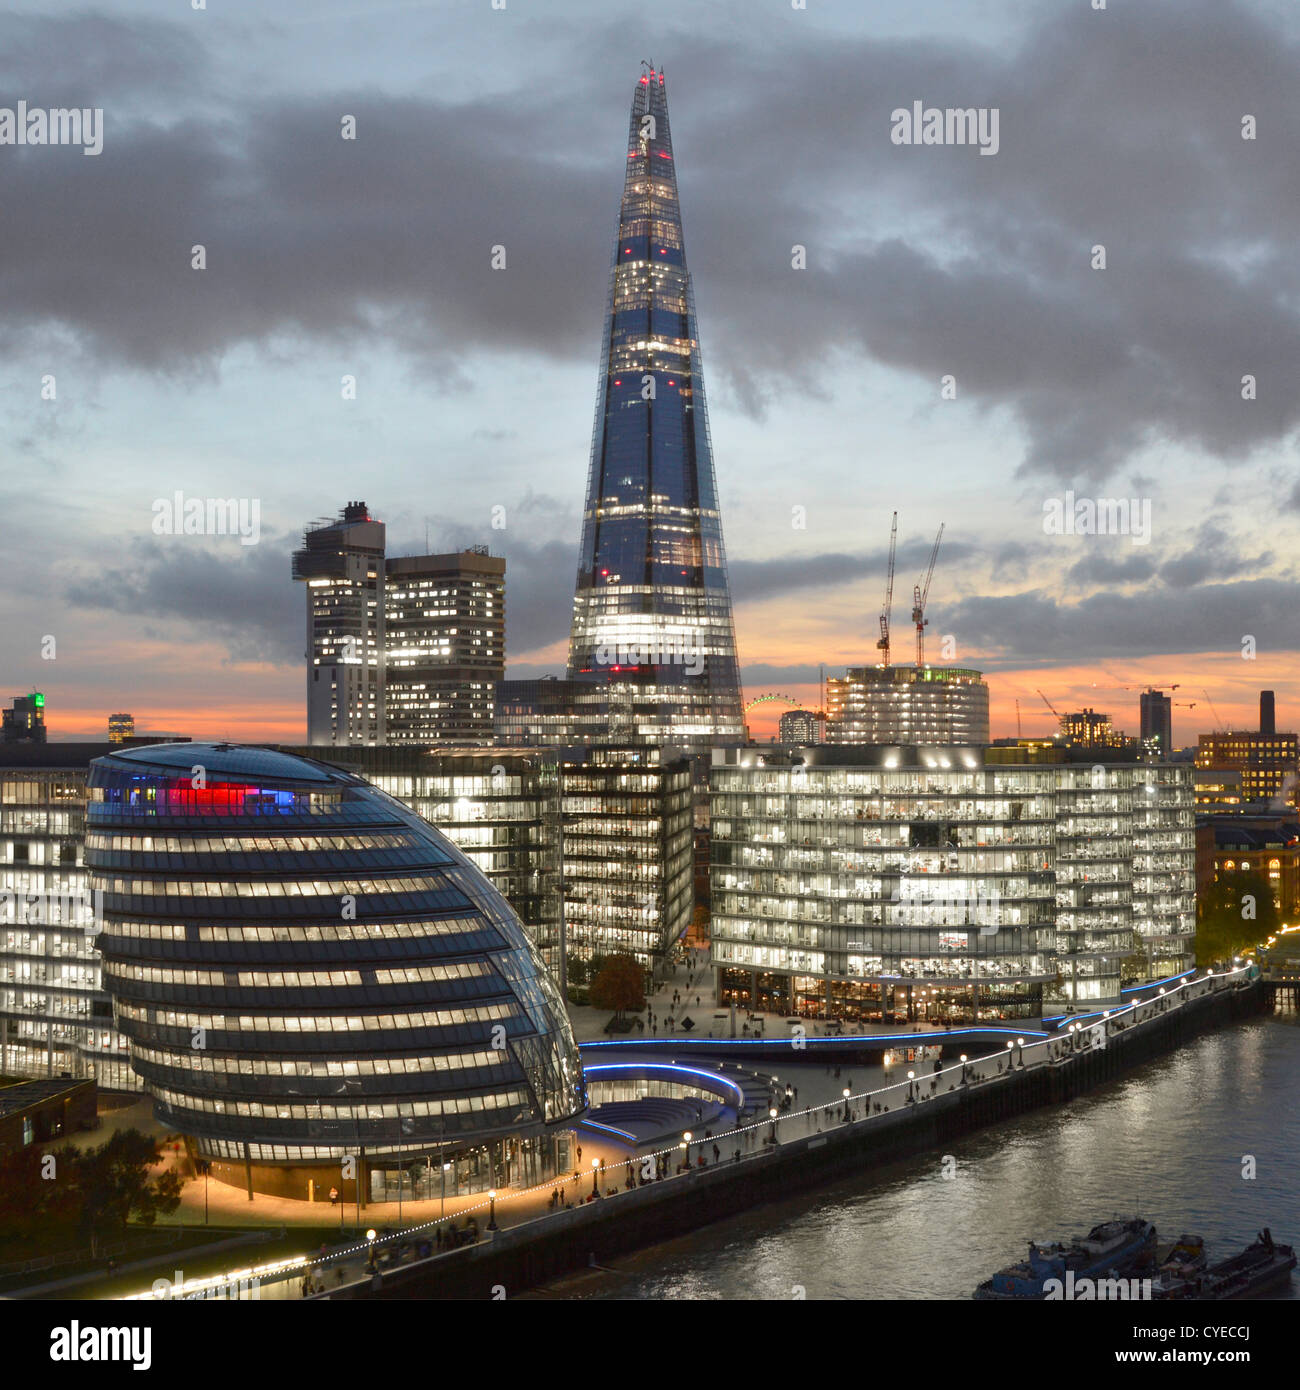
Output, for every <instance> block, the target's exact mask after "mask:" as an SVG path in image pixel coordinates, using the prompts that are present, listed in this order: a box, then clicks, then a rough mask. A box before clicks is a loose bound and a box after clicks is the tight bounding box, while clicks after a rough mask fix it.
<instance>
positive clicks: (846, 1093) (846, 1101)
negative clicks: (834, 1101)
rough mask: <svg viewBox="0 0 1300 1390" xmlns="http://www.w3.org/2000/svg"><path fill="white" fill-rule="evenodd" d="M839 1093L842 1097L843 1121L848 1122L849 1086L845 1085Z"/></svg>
mask: <svg viewBox="0 0 1300 1390" xmlns="http://www.w3.org/2000/svg"><path fill="white" fill-rule="evenodd" d="M840 1094H841V1095H842V1096H843V1097H844V1123H845V1124H848V1122H849V1088H848V1087H847V1086H846V1087H845V1088H844V1089H843V1091H841V1092H840Z"/></svg>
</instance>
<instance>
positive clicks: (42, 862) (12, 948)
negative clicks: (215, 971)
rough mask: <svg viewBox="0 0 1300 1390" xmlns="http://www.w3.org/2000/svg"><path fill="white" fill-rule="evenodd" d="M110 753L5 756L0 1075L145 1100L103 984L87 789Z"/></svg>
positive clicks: (43, 747)
mask: <svg viewBox="0 0 1300 1390" xmlns="http://www.w3.org/2000/svg"><path fill="white" fill-rule="evenodd" d="M112 748H113V745H112V744H109V743H15V744H6V745H4V746H2V747H0V1075H6V1076H24V1077H36V1078H41V1079H58V1078H61V1077H62V1078H69V1079H72V1080H77V1081H82V1080H93V1081H95V1082H96V1083H97V1084H98V1086H99V1088H100V1089H101V1090H110V1091H138V1090H140V1089H141V1088H140V1080H139V1078H138V1077H137V1076H136V1075H135V1073H134V1072H133V1071H132V1070H131V1064H130V1061H129V1059H128V1057H127V1049H126V1042H125V1040H124V1039H123V1038H122V1036H121V1035H120V1034H119V1033H118V1031H117V1028H116V1026H115V1025H114V1022H113V1009H112V1005H111V1004H110V1002H109V1000H108V997H107V996H106V995H105V994H104V992H103V989H102V986H101V981H100V959H99V951H98V949H97V947H96V934H97V932H98V930H99V927H100V914H99V912H98V910H97V900H96V898H95V895H94V894H93V893H92V892H91V888H90V875H89V870H88V869H87V867H86V857H85V822H86V783H87V779H88V777H89V771H90V764H91V760H92V759H94V758H97V757H101V756H102V755H103V754H105V753H108V752H111V751H112Z"/></svg>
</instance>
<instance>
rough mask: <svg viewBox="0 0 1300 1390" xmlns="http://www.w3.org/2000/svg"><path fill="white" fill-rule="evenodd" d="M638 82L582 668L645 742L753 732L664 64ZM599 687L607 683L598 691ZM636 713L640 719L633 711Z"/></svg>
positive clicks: (591, 490) (585, 573)
mask: <svg viewBox="0 0 1300 1390" xmlns="http://www.w3.org/2000/svg"><path fill="white" fill-rule="evenodd" d="M643 66H644V67H645V68H646V70H645V71H644V72H643V73H642V75H641V77H640V79H639V80H638V82H637V84H636V88H635V91H634V93H633V98H632V115H631V120H630V122H629V125H628V143H627V172H626V177H625V181H624V185H623V202H622V206H621V209H620V213H619V225H618V239H617V241H616V242H615V243H614V255H613V263H612V266H611V269H610V282H609V296H608V302H607V304H606V310H605V327H604V341H603V347H602V353H601V365H600V381H599V385H598V388H597V395H596V418H595V425H594V428H593V431H592V445H591V465H590V471H589V473H588V477H587V503H586V512H585V514H584V518H583V528H582V552H581V557H580V560H579V565H578V580H577V589H576V592H575V595H574V603H573V627H572V631H571V634H570V640H569V672H568V674H569V679H570V680H571V681H576V682H580V683H582V684H583V685H586V684H588V683H593V684H604V685H606V686H608V687H609V688H608V690H607V692H605V693H606V694H607V695H608V698H609V708H610V710H611V714H613V712H614V711H624V712H626V714H625V715H624V717H622V718H615V719H613V722H614V723H619V724H623V725H624V727H625V729H626V733H627V734H628V735H629V736H632V737H634V738H636V739H638V740H645V741H653V742H685V743H693V744H699V745H708V744H716V743H732V742H739V741H743V738H744V722H743V714H742V709H741V695H740V675H739V669H738V666H737V662H736V638H735V631H734V627H733V624H732V617H731V593H730V590H729V587H728V584H727V564H726V555H725V552H724V550H723V544H722V522H721V518H720V516H719V513H718V495H717V483H716V481H715V479H714V472H713V450H712V447H711V445H710V441H709V417H708V410H707V407H706V405H705V399H704V375H703V371H702V367H701V360H700V344H699V335H698V332H697V330H696V325H695V302H694V296H693V294H692V290H691V277H690V272H689V271H688V270H687V268H686V252H685V247H684V243H683V238H682V218H681V209H680V206H679V204H678V201H677V169H676V163H675V160H674V156H673V145H672V133H671V131H670V129H669V125H668V103H667V97H666V94H665V90H664V76H663V73H662V72H656V71H655V69H654V68H653V67H652V66H650V65H648V64H647V65H643ZM594 693H595V692H593V694H594ZM628 715H630V718H629V717H627V716H628Z"/></svg>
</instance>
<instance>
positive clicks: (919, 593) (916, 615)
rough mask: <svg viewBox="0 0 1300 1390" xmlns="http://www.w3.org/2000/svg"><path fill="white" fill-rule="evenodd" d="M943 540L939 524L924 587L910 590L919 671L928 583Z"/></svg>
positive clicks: (921, 659) (923, 641) (932, 575)
mask: <svg viewBox="0 0 1300 1390" xmlns="http://www.w3.org/2000/svg"><path fill="white" fill-rule="evenodd" d="M941 540H943V523H942V522H941V523H940V524H939V534H938V535H937V536H936V537H935V538H934V549H933V550H931V551H930V566H929V568H928V569H927V570H926V572H925V587H924V588H922V587H921V586H920V585H919V584H918V585H916V587H915V588H914V589H913V590H912V621H913V622H914V623H915V624H916V667H917V670H918V671H919V670H920V669H921V667H922V666H924V665H925V629H926V628H927V627H928V626H929V625H930V620H929V619H928V618H927V617H926V616H925V604H926V600H927V599H928V598H929V597H930V581H931V580H932V579H933V578H934V562H935V561H936V560H937V559H938V558H939V542H940V541H941Z"/></svg>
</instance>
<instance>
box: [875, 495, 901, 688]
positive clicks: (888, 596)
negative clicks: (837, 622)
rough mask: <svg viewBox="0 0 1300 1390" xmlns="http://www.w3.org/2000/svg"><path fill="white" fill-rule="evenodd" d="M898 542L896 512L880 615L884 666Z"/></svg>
mask: <svg viewBox="0 0 1300 1390" xmlns="http://www.w3.org/2000/svg"><path fill="white" fill-rule="evenodd" d="M897 544H898V513H897V512H895V513H894V521H893V525H892V526H890V528H889V578H888V580H886V582H885V607H884V611H883V612H882V613H881V615H880V641H879V642H877V643H876V646H877V647H879V648H880V652H881V656H882V657H883V660H882V661H881V663H880V664H881V665H882V666H888V665H889V614H890V610H891V609H892V608H893V606H894V550H895V548H896V547H897Z"/></svg>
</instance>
